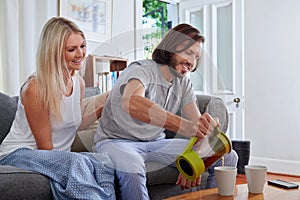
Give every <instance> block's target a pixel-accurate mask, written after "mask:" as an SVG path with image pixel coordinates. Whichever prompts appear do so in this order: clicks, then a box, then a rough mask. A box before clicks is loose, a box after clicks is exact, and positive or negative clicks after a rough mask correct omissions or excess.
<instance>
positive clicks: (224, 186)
mask: <svg viewBox="0 0 300 200" xmlns="http://www.w3.org/2000/svg"><path fill="white" fill-rule="evenodd" d="M214 169H215V175H216V182H217V188H218V193H219V195H221V196H232V195H233V193H234V187H235V181H236V174H237V168H236V167H229V166H222V167H215V168H214Z"/></svg>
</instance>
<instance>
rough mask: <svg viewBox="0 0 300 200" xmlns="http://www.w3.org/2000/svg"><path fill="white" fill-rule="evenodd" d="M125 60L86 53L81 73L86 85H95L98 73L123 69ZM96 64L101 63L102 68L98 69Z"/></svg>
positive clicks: (125, 64)
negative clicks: (83, 69) (83, 68)
mask: <svg viewBox="0 0 300 200" xmlns="http://www.w3.org/2000/svg"><path fill="white" fill-rule="evenodd" d="M127 61H128V59H127V58H119V57H112V56H96V55H88V57H87V58H86V67H85V72H84V74H81V75H82V76H83V79H84V80H85V85H86V87H96V86H97V76H98V73H105V72H115V71H117V72H118V71H122V70H124V69H125V68H126V66H127ZM97 65H101V68H103V69H100V68H99V67H97ZM105 65H107V66H105Z"/></svg>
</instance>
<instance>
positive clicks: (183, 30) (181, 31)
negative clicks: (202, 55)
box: [152, 23, 205, 71]
mask: <svg viewBox="0 0 300 200" xmlns="http://www.w3.org/2000/svg"><path fill="white" fill-rule="evenodd" d="M204 41H205V38H204V36H202V35H201V34H200V31H199V30H198V29H196V28H195V27H193V26H191V25H189V24H185V23H183V24H179V25H177V26H175V27H174V28H172V29H171V30H170V31H169V32H168V34H167V35H166V36H165V37H164V38H163V39H162V41H161V42H160V43H159V44H158V46H157V47H156V48H155V49H154V51H153V53H152V60H154V61H155V62H157V63H159V64H163V65H170V62H171V58H172V56H173V55H174V54H176V53H180V52H182V51H185V50H186V49H188V48H189V47H191V46H192V45H193V44H194V43H195V42H200V43H204ZM183 44H185V45H184V47H183V48H181V49H178V47H179V45H183ZM199 62H200V61H199V60H198V61H197V65H196V68H195V69H194V70H193V71H195V70H196V69H197V67H198V64H199Z"/></svg>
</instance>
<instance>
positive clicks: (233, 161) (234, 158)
mask: <svg viewBox="0 0 300 200" xmlns="http://www.w3.org/2000/svg"><path fill="white" fill-rule="evenodd" d="M238 159H239V156H238V155H237V153H236V152H235V151H234V150H232V151H231V152H230V153H228V154H226V155H225V157H224V164H225V165H226V166H233V167H236V166H237V163H238Z"/></svg>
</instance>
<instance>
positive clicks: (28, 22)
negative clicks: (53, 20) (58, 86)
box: [0, 0, 57, 95]
mask: <svg viewBox="0 0 300 200" xmlns="http://www.w3.org/2000/svg"><path fill="white" fill-rule="evenodd" d="M0 7H1V13H0V18H1V23H0V30H1V35H0V42H1V43H0V45H1V50H0V72H1V74H0V91H1V92H4V93H6V94H9V95H17V94H19V89H20V86H21V85H22V83H23V82H24V81H25V80H26V78H27V77H28V76H29V75H30V74H32V73H33V72H34V71H35V69H36V68H35V52H36V46H37V42H38V37H39V34H40V31H41V28H42V26H43V24H44V23H45V21H47V19H48V18H49V17H51V16H55V15H57V1H54V0H47V1H40V0H1V1H0Z"/></svg>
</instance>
